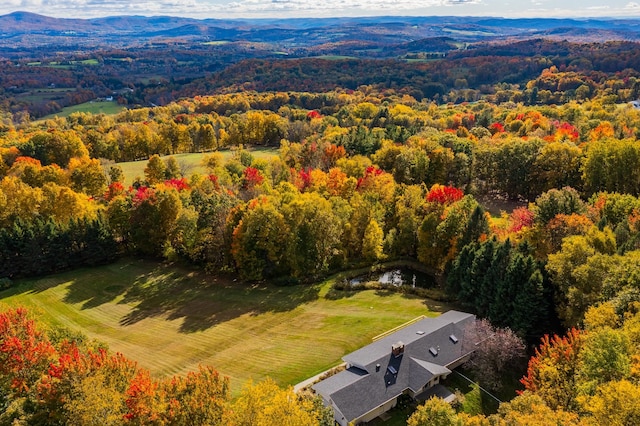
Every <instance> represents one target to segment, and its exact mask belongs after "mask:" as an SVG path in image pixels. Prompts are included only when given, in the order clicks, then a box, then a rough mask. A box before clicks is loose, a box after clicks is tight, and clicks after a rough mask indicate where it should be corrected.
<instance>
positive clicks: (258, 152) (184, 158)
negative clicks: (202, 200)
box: [118, 148, 278, 185]
mask: <svg viewBox="0 0 640 426" xmlns="http://www.w3.org/2000/svg"><path fill="white" fill-rule="evenodd" d="M249 151H250V152H251V155H253V157H254V158H265V159H268V158H269V157H273V156H274V155H278V150H277V149H274V148H252V149H249ZM219 152H220V153H221V154H222V155H223V156H224V158H225V160H228V159H229V158H231V156H232V155H233V151H230V150H222V151H219ZM206 155H211V153H210V152H209V153H194V154H176V155H174V156H173V157H174V158H175V159H176V160H177V161H178V164H179V165H180V167H181V168H183V169H184V170H185V171H186V175H187V176H190V175H191V174H193V173H205V172H206V169H205V168H204V167H202V165H201V162H202V158H203V157H204V156H206ZM162 158H163V159H164V160H166V159H167V158H169V156H168V155H167V156H163V157H162ZM147 162H148V160H141V161H126V162H122V163H118V166H120V167H121V168H122V171H123V172H124V178H125V184H126V185H131V183H132V182H133V181H134V179H135V178H136V177H137V176H139V177H140V178H144V168H145V167H147Z"/></svg>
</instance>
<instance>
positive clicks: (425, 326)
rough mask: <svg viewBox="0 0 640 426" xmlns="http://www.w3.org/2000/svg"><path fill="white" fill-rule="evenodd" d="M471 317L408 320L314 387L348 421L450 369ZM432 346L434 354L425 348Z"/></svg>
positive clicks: (452, 314)
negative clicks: (397, 350)
mask: <svg viewBox="0 0 640 426" xmlns="http://www.w3.org/2000/svg"><path fill="white" fill-rule="evenodd" d="M474 319H475V317H474V316H473V315H472V314H467V313H464V312H457V311H449V312H446V313H444V314H442V315H440V316H439V317H436V318H425V319H423V320H420V321H418V322H416V323H413V324H411V325H409V326H407V327H405V328H402V329H400V330H398V331H396V332H394V333H392V334H390V335H388V336H386V337H384V338H382V339H380V340H377V341H375V342H373V343H372V344H370V345H367V346H365V347H363V348H361V349H359V350H357V351H355V352H352V353H350V354H348V355H346V356H345V357H343V360H344V361H345V362H346V363H347V365H350V368H348V369H347V370H345V371H343V372H340V373H338V374H336V375H334V376H331V377H329V378H327V379H326V380H323V381H321V382H319V383H317V384H315V385H314V386H313V389H314V390H315V391H316V392H318V393H319V394H321V395H322V396H323V397H325V399H331V400H333V402H334V404H335V405H336V406H337V407H338V408H339V409H340V411H341V412H342V414H343V415H344V416H345V418H346V419H347V421H351V420H354V419H357V418H359V417H361V416H362V415H364V414H366V413H368V412H369V411H371V410H373V409H374V408H376V407H378V406H380V405H382V404H384V403H385V402H387V401H389V400H391V399H393V398H396V397H397V396H399V395H400V394H401V393H402V392H403V391H404V390H406V389H411V390H413V391H417V390H418V389H420V388H421V387H423V386H424V385H425V384H427V383H428V382H429V381H430V380H431V379H432V378H433V377H434V376H436V375H442V374H446V373H447V372H449V370H448V369H447V368H446V366H447V365H449V364H451V363H452V362H454V361H456V360H458V359H459V358H461V357H462V356H464V355H466V353H464V352H463V349H462V342H463V340H464V329H465V326H466V325H468V324H470V323H472V322H473V321H474ZM451 335H454V336H456V338H457V340H458V341H457V342H454V341H453V340H455V339H451V338H450V336H451ZM399 341H401V342H403V343H404V345H405V349H404V354H403V355H401V356H398V357H395V356H394V355H393V354H392V353H391V346H392V345H393V344H395V343H397V342H399ZM432 348H433V349H434V350H435V351H437V355H435V356H434V355H433V354H432V353H431V352H430V349H432ZM378 364H379V365H380V368H379V371H376V365H378ZM389 367H391V368H389ZM394 372H395V374H394Z"/></svg>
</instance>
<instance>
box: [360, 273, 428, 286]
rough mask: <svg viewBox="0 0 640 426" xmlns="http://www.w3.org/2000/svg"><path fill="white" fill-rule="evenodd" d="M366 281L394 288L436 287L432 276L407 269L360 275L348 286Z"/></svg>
mask: <svg viewBox="0 0 640 426" xmlns="http://www.w3.org/2000/svg"><path fill="white" fill-rule="evenodd" d="M368 281H377V282H379V283H380V284H384V285H392V286H395V287H400V286H410V287H420V288H434V287H436V285H437V284H436V280H435V278H434V277H433V276H431V275H429V274H427V273H425V272H420V271H416V270H413V269H409V268H396V269H389V270H387V271H381V272H377V273H373V274H368V275H360V276H357V277H354V278H351V279H350V280H349V284H350V285H358V284H363V283H366V282H368Z"/></svg>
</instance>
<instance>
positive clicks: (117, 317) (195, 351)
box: [0, 260, 446, 394]
mask: <svg viewBox="0 0 640 426" xmlns="http://www.w3.org/2000/svg"><path fill="white" fill-rule="evenodd" d="M330 287H331V282H330V281H326V282H324V283H320V284H316V285H308V286H292V287H275V286H271V285H255V284H254V285H252V284H246V283H240V282H236V281H235V280H233V279H226V278H216V277H211V276H207V275H203V274H200V273H198V272H194V271H192V270H189V269H182V268H179V267H175V266H170V265H165V264H159V263H155V262H150V261H141V260H121V261H119V262H117V263H114V264H112V265H108V266H103V267H98V268H92V269H81V270H77V271H72V272H67V273H64V274H60V275H54V276H50V277H46V278H41V279H36V280H26V281H22V282H20V283H19V286H18V287H16V288H12V289H10V290H6V291H3V292H0V305H5V306H6V305H9V306H18V305H23V306H26V307H28V308H30V309H31V310H32V311H34V312H36V313H37V314H38V315H39V316H40V318H41V320H42V321H44V322H46V323H49V324H52V325H55V326H64V327H68V328H70V329H73V330H78V331H81V332H83V333H84V334H86V335H87V336H89V337H91V338H95V339H98V340H100V341H103V342H105V343H107V344H108V345H109V347H110V349H111V350H113V351H118V352H122V353H123V354H125V355H126V356H127V357H129V358H131V359H133V360H136V361H137V362H138V363H139V364H140V365H141V366H143V367H146V368H148V369H150V370H151V371H152V373H153V374H154V375H156V376H164V375H172V374H184V373H186V372H188V371H191V370H195V369H196V368H197V367H198V365H199V364H206V365H211V366H213V367H215V368H216V369H218V370H219V371H220V372H221V373H223V374H224V375H227V376H229V377H230V378H231V383H232V388H233V392H234V394H237V393H238V391H239V389H240V388H241V386H242V385H243V384H244V383H245V382H246V381H247V380H249V379H253V380H261V379H263V378H264V377H267V376H270V377H273V378H274V379H275V380H276V381H277V382H278V383H280V384H281V385H288V384H295V383H298V382H300V381H302V380H304V379H306V378H308V377H310V376H313V375H315V374H317V373H319V372H321V371H324V370H325V369H327V368H329V367H332V366H334V365H336V364H338V363H339V362H340V359H341V357H342V356H343V355H344V354H346V353H349V352H351V351H353V350H355V349H357V348H359V347H361V346H363V345H366V344H368V343H370V342H371V338H372V337H373V336H376V335H378V334H380V333H382V332H385V331H387V330H389V329H391V328H393V327H396V326H398V325H400V324H403V323H405V322H406V321H409V320H411V319H413V318H415V317H417V316H420V315H428V316H432V315H436V314H437V313H438V312H441V311H443V310H445V309H446V307H445V306H442V305H441V304H438V303H435V302H433V303H431V302H429V301H425V300H424V299H421V298H418V297H414V296H407V295H401V294H398V293H387V292H381V291H374V290H367V291H362V292H353V293H348V294H347V295H338V297H335V295H334V296H333V297H327V294H333V292H332V291H330Z"/></svg>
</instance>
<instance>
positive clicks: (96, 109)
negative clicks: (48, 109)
mask: <svg viewBox="0 0 640 426" xmlns="http://www.w3.org/2000/svg"><path fill="white" fill-rule="evenodd" d="M123 109H124V107H123V106H122V105H118V104H117V103H116V102H106V101H105V102H95V101H90V102H85V103H83V104H78V105H74V106H70V107H66V108H62V111H60V112H57V113H55V114H51V115H47V116H46V117H42V118H41V120H47V119H50V118H54V117H56V116H58V117H68V116H70V115H71V114H73V113H74V112H89V113H91V114H107V115H112V114H117V113H119V112H120V111H122V110H123Z"/></svg>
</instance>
